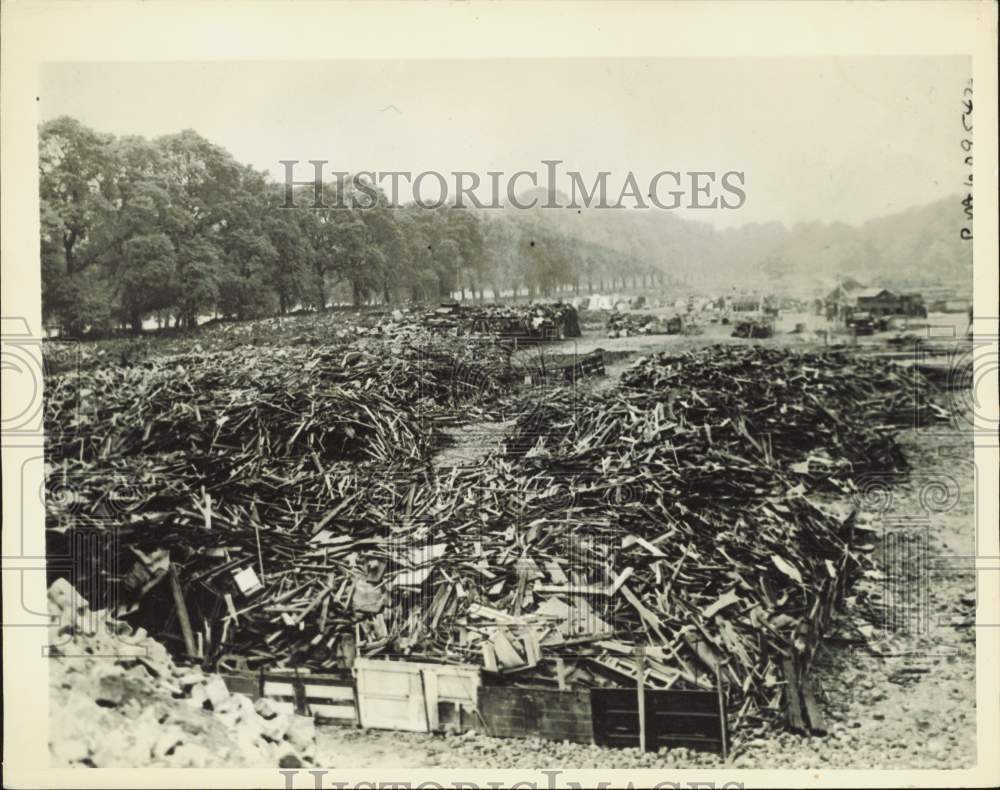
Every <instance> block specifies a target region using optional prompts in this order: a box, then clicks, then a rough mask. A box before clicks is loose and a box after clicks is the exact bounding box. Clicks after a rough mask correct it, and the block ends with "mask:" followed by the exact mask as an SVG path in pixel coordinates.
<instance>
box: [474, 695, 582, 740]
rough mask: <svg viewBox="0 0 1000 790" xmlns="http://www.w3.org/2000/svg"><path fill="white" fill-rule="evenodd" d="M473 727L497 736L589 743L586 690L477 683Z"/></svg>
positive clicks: (485, 733)
mask: <svg viewBox="0 0 1000 790" xmlns="http://www.w3.org/2000/svg"><path fill="white" fill-rule="evenodd" d="M476 729H477V730H478V731H479V732H481V733H483V734H484V735H491V736H494V737H498V738H528V737H538V738H546V739H548V740H553V741H572V742H573V743H593V742H594V728H593V718H592V715H591V707H590V693H589V692H588V691H570V690H565V691H560V690H559V689H548V688H517V687H509V686H481V687H480V689H479V720H478V723H477V727H476Z"/></svg>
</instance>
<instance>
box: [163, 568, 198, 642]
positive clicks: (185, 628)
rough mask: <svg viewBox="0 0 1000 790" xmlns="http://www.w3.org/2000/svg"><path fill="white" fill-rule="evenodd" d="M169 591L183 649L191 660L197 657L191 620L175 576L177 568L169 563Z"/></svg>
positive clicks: (178, 580)
mask: <svg viewBox="0 0 1000 790" xmlns="http://www.w3.org/2000/svg"><path fill="white" fill-rule="evenodd" d="M170 590H171V592H172V593H173V595H174V605H175V606H176V607H177V619H178V620H179V621H180V624H181V635H182V636H183V637H184V647H185V648H186V649H187V654H188V656H190V657H191V658H195V657H196V656H197V655H198V649H197V647H196V646H195V642H194V631H192V630H191V618H190V616H189V615H188V608H187V603H185V601H184V593H183V592H182V591H181V580H180V577H179V576H178V575H177V566H176V565H174V564H173V563H170Z"/></svg>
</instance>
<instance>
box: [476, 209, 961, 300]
mask: <svg viewBox="0 0 1000 790" xmlns="http://www.w3.org/2000/svg"><path fill="white" fill-rule="evenodd" d="M531 197H538V198H539V203H541V202H543V201H544V199H545V197H546V195H545V193H544V191H542V190H533V191H532V192H531V193H525V195H523V196H522V200H523V201H524V202H527V201H528V200H530V198H531ZM561 202H562V203H563V204H565V203H567V202H568V199H566V198H565V196H562V198H561ZM487 213H489V212H487ZM492 213H493V214H494V215H495V214H496V213H497V212H492ZM503 213H504V214H507V215H508V216H510V215H512V214H516V215H518V220H519V221H520V222H523V223H527V224H529V225H534V224H537V225H540V226H543V227H547V228H549V229H550V230H553V231H556V232H558V233H560V234H562V235H565V236H569V237H571V238H577V239H582V240H585V241H587V242H591V243H594V244H598V245H601V246H604V247H609V248H611V249H614V250H617V251H619V252H621V253H622V255H623V256H633V257H636V258H639V259H641V260H643V261H644V262H648V263H649V264H651V265H653V266H655V267H656V268H658V269H660V270H662V271H664V272H665V273H668V274H670V275H672V276H673V277H674V278H675V279H676V280H680V281H683V282H689V283H691V284H692V285H695V286H697V287H700V288H706V289H713V290H715V289H718V288H720V287H726V288H729V287H731V286H737V287H748V288H771V289H775V290H786V291H789V292H798V293H814V292H819V291H821V290H822V289H824V288H827V287H828V286H830V285H831V284H832V283H836V282H837V281H838V280H840V279H843V278H844V277H847V276H852V277H855V278H857V279H858V280H861V281H862V282H864V283H866V284H869V285H873V286H874V285H879V286H886V287H893V288H921V287H948V288H950V289H953V290H955V291H957V292H958V293H961V294H967V295H971V293H972V245H971V243H969V242H967V241H963V240H962V239H960V238H959V229H960V228H961V227H962V224H963V220H964V215H963V212H962V205H961V203H960V200H959V198H958V197H957V196H956V197H952V198H946V199H943V200H939V201H936V202H934V203H931V204H929V205H925V206H917V207H914V208H910V209H907V210H905V211H902V212H899V213H897V214H891V215H888V216H885V217H879V218H877V219H873V220H870V221H868V222H866V223H864V224H863V225H860V226H854V225H848V224H846V223H843V222H832V223H825V222H807V223H798V224H796V225H793V226H791V227H788V226H786V225H784V224H782V223H780V222H773V223H764V224H761V223H753V224H749V225H743V226H741V227H738V228H731V229H726V230H718V229H716V228H715V227H714V226H712V225H710V224H708V223H702V222H697V221H692V220H689V219H683V218H681V217H679V216H677V215H676V214H673V213H670V212H667V211H659V210H652V209H651V210H634V209H622V210H608V209H604V210H601V209H593V208H592V209H582V210H580V211H575V210H561V209H542V208H535V209H531V210H521V211H515V210H514V209H512V208H508V209H506V210H505V211H504V212H503Z"/></svg>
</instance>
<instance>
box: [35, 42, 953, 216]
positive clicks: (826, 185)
mask: <svg viewBox="0 0 1000 790" xmlns="http://www.w3.org/2000/svg"><path fill="white" fill-rule="evenodd" d="M664 47H665V48H667V47H668V42H666V41H665V42H664ZM969 69H970V64H969V60H968V58H965V57H953V58H941V57H933V58H932V57H927V58H910V57H906V58H904V57H881V58H830V57H824V58H739V59H730V58H725V59H724V58H702V59H694V58H676V59H675V58H662V59H645V58H644V59H634V60H631V59H629V60H623V59H593V60H591V59H586V60H584V59H575V60H570V59H562V60H507V61H498V60H479V61H475V60H460V61H445V60H438V61H427V60H409V61H399V60H397V61H387V60H372V61H356V60H355V61H317V62H301V63H289V62H275V63H266V62H242V63H189V64H176V63H169V64H151V63H141V64H137V63H110V64H53V65H50V66H47V67H46V68H45V69H44V71H43V75H42V80H41V86H40V96H39V101H38V107H39V111H40V120H47V119H49V118H54V117H56V116H59V115H64V114H65V115H71V116H73V117H75V118H77V119H79V120H80V121H82V122H83V123H85V124H87V125H88V126H91V127H93V128H95V129H98V130H100V131H105V132H112V133H114V134H116V135H123V134H140V135H145V136H149V137H152V136H157V135H160V134H168V133H173V132H177V131H179V130H181V129H185V128H191V129H195V130H196V131H197V132H199V133H200V134H202V135H203V136H205V137H207V138H208V139H210V140H212V141H213V142H215V143H218V144H220V145H222V146H224V147H225V148H227V149H228V150H229V151H230V152H231V153H232V154H233V156H235V157H236V158H237V159H238V160H240V161H241V162H246V163H250V164H252V165H254V166H255V167H257V168H259V169H262V170H268V171H270V172H271V173H272V175H273V176H274V177H275V178H282V177H283V172H284V171H283V168H282V166H281V165H279V164H278V162H279V160H281V159H298V160H301V162H302V164H301V165H300V166H299V167H300V168H301V171H297V175H298V174H299V172H301V174H302V176H303V177H308V176H309V175H310V173H309V171H308V167H309V166H308V165H307V164H306V160H309V159H327V160H330V165H329V168H330V169H331V170H346V171H359V170H375V171H389V170H408V171H412V172H419V171H423V170H437V171H443V172H451V171H455V170H471V171H475V172H479V173H483V174H485V173H486V171H489V170H502V171H505V172H507V173H513V172H514V171H517V170H538V171H542V170H543V166H542V165H541V164H540V162H541V160H542V159H561V160H563V161H564V162H565V164H564V165H563V167H564V168H566V169H572V170H579V171H581V173H583V175H584V176H585V177H586V178H587V180H588V182H589V181H590V180H591V179H592V178H593V177H594V176H596V174H597V172H598V171H600V170H608V171H611V172H612V174H613V175H612V177H611V179H609V182H610V183H615V184H620V183H621V180H622V179H624V177H625V174H626V173H627V172H628V171H633V172H635V173H636V175H637V176H639V177H640V181H641V180H642V179H643V178H645V179H646V181H648V179H649V178H650V177H651V176H652V175H653V174H654V173H656V172H659V171H661V170H678V171H690V170H711V171H719V172H722V171H727V170H741V171H744V172H745V174H746V175H745V189H746V194H747V200H746V203H745V205H744V206H743V208H741V209H739V210H735V211H734V210H701V211H688V212H686V213H684V212H680V213H684V215H685V216H688V217H692V218H697V219H700V220H703V221H709V222H712V223H713V224H716V225H718V226H720V227H723V226H733V225H739V224H742V223H746V222H769V221H780V222H784V223H786V224H791V223H794V222H799V221H812V220H823V221H833V220H843V221H846V222H850V223H859V222H863V221H864V220H867V219H870V218H872V217H876V216H881V215H884V214H888V213H893V212H896V211H900V210H902V209H905V208H907V207H909V206H913V205H919V204H924V203H928V202H930V201H933V200H936V199H938V198H941V197H944V196H948V195H954V194H956V193H957V192H958V191H959V190H960V189H961V183H962V180H963V179H964V178H965V169H964V168H963V166H962V160H963V157H964V156H965V154H964V153H963V152H962V150H961V149H960V147H959V142H960V140H961V137H962V132H961V120H960V113H961V100H962V89H963V88H964V87H965V85H966V80H967V78H968V76H969ZM484 178H485V175H484ZM526 186H527V185H526ZM403 196H404V197H408V195H406V194H404V195H403ZM653 210H655V209H653Z"/></svg>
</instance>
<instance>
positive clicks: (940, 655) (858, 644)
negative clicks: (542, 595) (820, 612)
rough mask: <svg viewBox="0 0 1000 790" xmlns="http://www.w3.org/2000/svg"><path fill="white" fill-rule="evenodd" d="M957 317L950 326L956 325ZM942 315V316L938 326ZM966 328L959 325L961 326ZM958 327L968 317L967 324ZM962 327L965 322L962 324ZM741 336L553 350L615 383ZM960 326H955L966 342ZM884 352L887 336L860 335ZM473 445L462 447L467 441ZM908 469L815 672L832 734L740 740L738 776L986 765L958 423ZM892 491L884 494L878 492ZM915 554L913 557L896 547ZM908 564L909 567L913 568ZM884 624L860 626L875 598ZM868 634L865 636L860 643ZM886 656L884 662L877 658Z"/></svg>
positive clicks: (507, 748) (385, 746)
mask: <svg viewBox="0 0 1000 790" xmlns="http://www.w3.org/2000/svg"><path fill="white" fill-rule="evenodd" d="M949 318H952V316H949ZM932 319H933V317H932ZM956 320H957V319H956ZM958 323H959V324H960V323H961V321H959V322H958ZM956 326H957V325H956ZM730 331H731V327H728V326H724V325H709V326H708V327H706V330H705V331H704V332H703V333H702V334H699V335H690V336H686V335H668V336H652V337H648V336H638V337H629V338H615V339H610V338H607V337H603V336H602V334H603V333H601V332H598V331H594V330H591V331H588V332H586V333H585V336H584V337H583V338H581V339H579V340H576V341H566V342H564V343H561V344H557V345H553V346H552V347H549V348H548V351H549V352H551V353H567V352H568V351H572V350H574V349H575V350H576V351H577V353H580V354H584V353H587V352H588V351H591V350H593V349H595V348H603V349H604V350H606V351H609V352H618V353H612V354H611V355H609V356H611V357H613V358H614V359H613V361H612V362H611V363H610V364H609V365H608V366H607V373H608V375H607V377H606V378H604V379H598V380H595V381H591V382H588V384H587V386H588V387H595V388H597V389H598V390H599V389H601V388H604V387H609V386H613V384H614V382H615V380H616V379H617V377H618V375H619V374H620V373H621V371H622V370H624V369H625V368H626V367H627V366H628V365H629V364H631V362H632V360H633V359H634V354H627V353H621V352H636V353H650V352H654V351H661V350H670V351H682V350H686V349H689V348H696V347H699V346H704V345H707V344H711V343H715V342H760V341H742V340H738V339H734V338H731V337H728V334H729V332H730ZM962 331H964V327H961V328H959V331H958V336H959V337H960V336H961V333H962ZM860 340H862V341H863V342H865V343H873V344H877V343H878V342H880V341H881V340H884V337H883V338H879V337H877V336H876V337H875V338H874V339H871V338H861V339H860ZM763 342H764V343H766V344H769V345H782V346H784V345H794V346H796V347H803V348H804V349H805V348H808V347H822V346H823V341H822V339H817V337H816V335H815V334H813V333H811V332H810V333H807V334H805V335H797V334H789V333H780V334H777V335H776V336H775V337H774V338H771V339H769V340H765V341H763ZM504 427H505V426H503V425H502V424H500V423H488V424H487V427H485V428H484V427H483V424H482V423H477V424H476V425H470V426H464V427H463V428H462V429H458V430H456V435H457V436H458V437H459V441H458V449H457V450H456V449H454V448H452V449H450V450H449V451H448V452H450V453H451V454H450V455H449V456H447V457H446V463H452V464H453V463H469V462H474V461H475V459H476V458H477V457H480V456H481V455H482V454H484V452H486V451H487V450H486V449H485V448H486V446H487V445H488V444H489V442H484V441H482V438H481V437H483V436H493V437H495V438H496V439H497V440H499V437H500V436H501V435H502V431H503V428H504ZM463 434H464V435H465V436H466V437H467V438H466V439H465V444H464V445H463V444H462V439H461V436H462V435H463ZM899 438H900V441H901V443H902V444H903V447H904V449H905V451H906V454H907V457H908V459H909V461H910V464H911V469H910V471H909V473H908V474H907V475H903V476H896V475H886V476H885V479H884V481H875V483H876V484H878V485H875V486H873V487H872V489H871V490H870V491H867V493H866V495H865V496H863V497H861V498H860V499H859V501H858V503H857V504H858V507H859V513H860V516H859V518H860V519H861V520H862V522H863V523H864V524H866V525H867V526H868V527H870V529H871V530H872V531H871V533H870V534H871V535H872V544H873V551H874V556H875V557H876V559H877V560H878V563H879V565H878V567H879V573H877V574H876V575H875V576H874V577H873V578H871V579H866V580H865V581H864V582H863V583H862V585H860V587H859V589H858V590H856V592H857V596H856V598H857V600H855V601H853V602H850V603H852V604H853V605H849V606H848V607H847V609H846V611H845V612H844V613H843V614H842V616H841V617H840V618H839V620H838V622H837V624H836V627H835V629H834V634H833V635H832V637H831V639H830V640H828V642H827V643H826V644H825V645H824V646H823V647H822V648H821V650H820V652H819V654H818V656H817V658H816V663H815V667H814V672H815V675H814V677H815V678H816V679H817V681H818V685H819V688H820V694H819V697H820V700H819V701H820V704H821V706H822V707H823V709H824V712H825V714H826V716H827V718H828V726H829V730H830V731H829V733H828V734H827V735H826V736H822V737H817V736H813V737H803V736H797V735H793V734H791V733H788V732H784V731H782V730H771V731H764V732H739V733H734V742H733V749H732V753H731V755H730V761H731V764H732V765H734V766H736V767H741V768H777V767H787V768H819V767H826V768H836V767H840V768H942V769H958V768H969V767H972V766H974V765H975V762H976V721H975V716H976V712H975V698H976V694H975V688H976V682H975V628H974V624H975V593H976V583H975V581H976V580H975V572H974V571H973V570H972V569H971V568H970V567H969V562H968V560H967V559H966V561H965V562H963V560H962V558H963V557H965V558H969V557H970V556H972V555H974V554H975V546H976V532H975V530H976V524H975V503H974V474H975V471H974V462H973V443H972V440H971V438H970V437H969V435H968V434H967V433H966V434H963V433H962V432H960V431H959V430H957V429H955V428H954V427H950V428H949V427H945V428H942V427H940V426H933V427H930V428H921V429H912V430H909V431H905V432H904V433H902V434H901V435H900V437H899ZM883 482H884V483H885V487H882V486H881V483H883ZM901 546H905V547H908V549H907V553H906V554H905V555H904V554H903V553H902V552H901V551H900V550H899V547H901ZM901 557H902V558H903V559H905V561H903V559H900V558H901ZM880 599H881V600H882V601H883V602H884V603H885V604H886V605H885V607H884V608H883V609H878V608H877V606H876V609H875V615H874V616H872V615H871V614H870V612H871V611H872V608H871V607H870V606H869V607H868V609H867V611H868V612H869V616H868V617H867V618H862V617H860V614H862V613H863V610H864V609H865V606H864V605H863V604H864V603H865V602H866V601H867V602H868V603H871V602H875V604H878V603H879V601H880ZM862 637H863V638H862ZM876 651H877V652H876ZM317 738H318V745H317V758H318V759H317V761H318V763H319V764H320V765H323V766H325V767H345V768H346V767H351V768H366V767H372V768H374V767H379V768H384V767H386V766H387V765H392V766H394V767H399V768H413V767H424V766H441V767H477V768H487V767H497V768H546V767H576V768H586V767H604V768H615V767H622V768H625V767H674V768H677V767H693V766H696V765H700V766H710V765H719V764H721V760H720V758H718V757H716V756H714V755H710V754H699V753H694V752H688V751H687V750H684V749H674V750H669V751H667V750H664V751H662V752H660V753H658V754H643V753H640V752H639V751H638V750H633V749H627V750H609V749H601V748H598V747H595V746H582V745H575V744H569V743H558V742H546V741H539V740H519V739H509V740H501V739H495V738H488V737H484V736H481V735H477V734H474V733H466V734H465V735H462V736H454V735H453V736H438V735H427V734H418V733H401V732H379V731H371V730H368V731H360V730H352V729H344V728H339V727H321V728H320V730H319V732H318V736H317Z"/></svg>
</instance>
